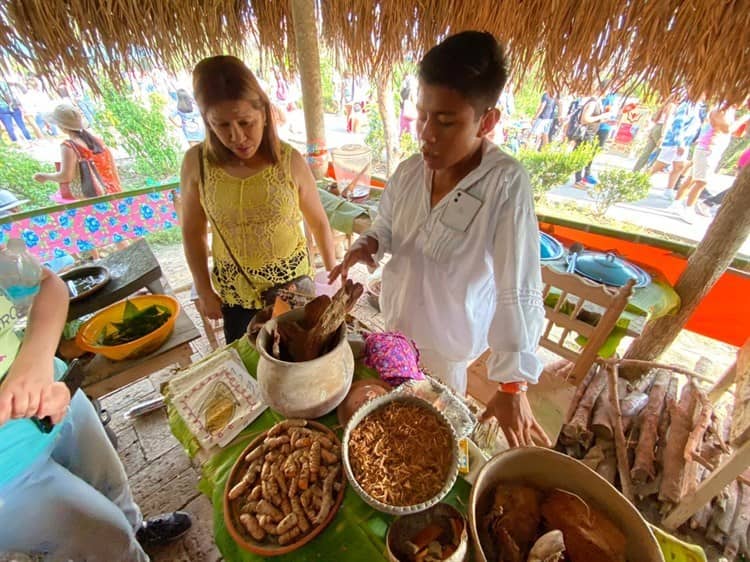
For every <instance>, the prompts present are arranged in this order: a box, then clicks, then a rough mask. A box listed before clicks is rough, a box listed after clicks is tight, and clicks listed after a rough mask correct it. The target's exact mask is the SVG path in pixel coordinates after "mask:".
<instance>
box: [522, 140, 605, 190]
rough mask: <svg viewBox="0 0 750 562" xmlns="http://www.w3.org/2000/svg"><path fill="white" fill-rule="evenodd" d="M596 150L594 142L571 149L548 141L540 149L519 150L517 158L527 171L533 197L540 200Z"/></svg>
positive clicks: (587, 161) (567, 177)
mask: <svg viewBox="0 0 750 562" xmlns="http://www.w3.org/2000/svg"><path fill="white" fill-rule="evenodd" d="M596 151H597V147H596V145H595V144H594V143H586V144H582V145H581V146H579V147H578V148H577V149H576V150H573V151H569V149H568V147H567V145H566V144H563V143H549V144H547V145H545V146H544V148H542V150H540V151H537V150H535V149H524V150H521V151H520V152H519V153H518V159H519V160H520V161H521V163H522V164H523V165H524V167H525V168H526V171H528V172H529V176H530V177H531V187H532V189H533V191H534V199H535V200H536V201H540V200H541V199H542V198H543V197H544V195H545V194H546V193H547V192H548V191H549V190H550V189H554V188H555V187H558V186H560V185H562V184H564V183H565V182H567V181H568V179H570V175H571V174H573V173H575V172H577V171H578V170H581V169H583V168H584V166H586V164H588V163H589V162H591V160H592V159H593V158H594V155H595V154H596Z"/></svg>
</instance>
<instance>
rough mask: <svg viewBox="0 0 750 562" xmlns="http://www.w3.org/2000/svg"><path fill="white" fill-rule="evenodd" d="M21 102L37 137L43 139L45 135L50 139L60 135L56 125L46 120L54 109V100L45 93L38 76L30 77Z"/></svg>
mask: <svg viewBox="0 0 750 562" xmlns="http://www.w3.org/2000/svg"><path fill="white" fill-rule="evenodd" d="M21 102H22V103H23V110H24V112H26V114H27V115H28V116H29V117H30V118H31V119H32V120H33V124H34V125H35V126H36V131H35V132H36V134H37V137H39V138H40V139H41V138H44V136H45V135H46V136H50V137H56V136H57V135H58V130H57V127H55V124H54V123H51V122H49V121H47V119H46V118H45V117H46V115H47V114H48V113H49V111H50V110H51V109H52V99H50V97H49V96H48V95H47V94H46V93H45V92H44V90H43V89H42V84H41V82H40V81H39V78H37V77H36V76H29V77H28V78H27V79H26V91H25V92H24V93H23V95H22V96H21Z"/></svg>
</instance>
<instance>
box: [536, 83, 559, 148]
mask: <svg viewBox="0 0 750 562" xmlns="http://www.w3.org/2000/svg"><path fill="white" fill-rule="evenodd" d="M557 104H558V100H557V93H556V92H555V91H554V90H553V89H552V88H547V90H546V91H545V92H544V93H543V94H542V99H541V100H540V101H539V106H538V107H537V108H536V113H535V114H534V119H533V123H534V124H533V125H532V127H531V136H532V137H533V138H534V144H535V145H536V146H537V147H538V149H539V150H541V149H542V148H543V147H544V145H546V144H547V143H548V142H549V138H550V130H551V129H552V119H553V118H554V113H555V109H556V107H557Z"/></svg>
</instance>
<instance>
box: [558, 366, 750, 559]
mask: <svg viewBox="0 0 750 562" xmlns="http://www.w3.org/2000/svg"><path fill="white" fill-rule="evenodd" d="M681 384H682V387H681V388H680V385H681ZM613 392H614V394H615V395H616V396H615V399H613V397H612V394H613ZM723 412H731V408H721V407H717V408H714V407H713V406H712V404H711V403H710V402H709V400H708V398H707V397H706V394H705V392H703V390H701V389H700V388H698V387H697V386H696V385H695V384H694V383H693V382H692V381H687V380H686V378H685V377H678V376H677V375H675V374H673V373H672V372H670V371H668V370H664V369H653V370H651V371H650V372H649V373H648V374H647V375H645V376H644V377H643V378H641V379H640V380H639V381H637V382H635V383H628V382H627V381H625V380H624V379H617V378H616V376H613V373H612V372H608V369H606V368H605V367H603V366H599V365H596V366H594V367H593V368H592V370H591V372H590V373H589V374H588V376H587V377H586V379H585V380H584V381H583V383H582V384H581V385H580V386H579V387H578V388H577V390H576V394H575V396H574V398H573V402H572V404H571V407H570V409H569V411H568V416H567V420H566V423H565V424H564V425H563V427H562V430H561V432H560V436H559V439H558V443H557V448H558V450H561V451H563V452H565V453H567V454H568V455H571V456H573V457H575V458H578V459H581V460H582V462H584V463H585V464H587V465H588V466H589V467H590V468H592V469H593V470H595V471H596V472H597V473H599V474H600V475H601V476H603V477H604V478H605V479H607V480H608V481H609V482H611V483H613V484H615V485H616V486H618V488H619V489H620V490H621V491H622V492H623V494H624V495H625V496H626V497H628V499H630V500H631V501H634V502H635V503H636V504H637V505H638V507H640V508H641V510H642V511H644V512H645V513H647V514H651V515H654V514H655V515H656V516H657V519H658V517H659V516H664V515H665V514H667V513H668V512H669V511H671V509H672V508H673V507H674V506H675V505H676V504H677V503H678V502H679V501H680V500H681V499H682V498H685V497H688V496H689V495H690V494H693V493H694V492H695V490H696V488H697V487H698V485H699V484H700V483H701V482H702V481H703V480H704V479H705V478H707V477H708V476H709V474H710V473H711V470H712V469H714V468H715V467H716V466H718V465H719V464H720V463H721V462H722V461H723V460H724V459H725V458H726V456H727V455H729V453H730V452H731V451H730V448H729V445H728V439H729V428H730V424H731V418H730V415H729V414H725V413H723ZM620 431H621V432H620ZM618 437H619V439H618ZM654 507H656V508H657V509H654ZM654 522H655V523H658V522H659V521H654ZM749 523H750V482H748V481H746V480H745V479H744V478H742V477H741V478H739V479H738V481H735V482H733V483H732V484H730V485H729V486H727V487H726V488H725V489H724V491H723V492H722V493H721V494H720V495H719V496H718V497H716V498H714V499H713V500H712V501H711V502H710V503H709V504H708V505H706V506H704V507H703V508H702V509H701V510H700V511H698V512H697V513H696V514H695V515H694V516H693V517H692V518H691V519H690V520H689V522H688V523H686V524H685V528H684V529H683V530H688V527H689V529H690V530H692V531H693V532H697V533H700V534H703V535H704V536H705V537H706V539H707V540H708V541H710V542H712V543H715V544H716V545H717V547H718V548H719V549H720V550H722V549H723V552H724V555H725V556H726V558H728V559H729V560H735V559H736V558H737V556H738V553H742V554H744V556H745V557H748V558H750V548H748V543H749V542H750V539H748V530H749V529H748V524H749Z"/></svg>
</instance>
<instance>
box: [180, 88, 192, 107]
mask: <svg viewBox="0 0 750 562" xmlns="http://www.w3.org/2000/svg"><path fill="white" fill-rule="evenodd" d="M177 111H180V112H182V113H192V112H193V98H191V97H190V94H188V93H187V90H184V89H182V88H180V89H179V90H177Z"/></svg>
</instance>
